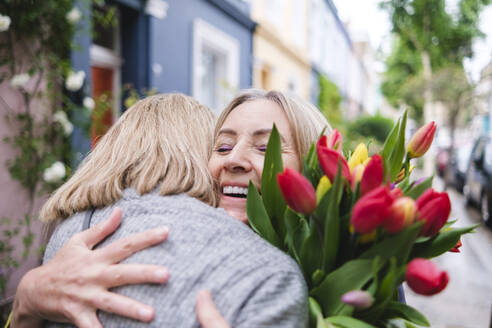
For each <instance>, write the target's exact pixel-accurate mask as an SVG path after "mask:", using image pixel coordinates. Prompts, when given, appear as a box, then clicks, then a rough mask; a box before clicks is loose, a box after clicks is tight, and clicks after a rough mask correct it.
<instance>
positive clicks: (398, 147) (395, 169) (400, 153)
mask: <svg viewBox="0 0 492 328" xmlns="http://www.w3.org/2000/svg"><path fill="white" fill-rule="evenodd" d="M406 127H407V111H405V113H403V116H402V118H401V121H400V126H399V129H398V137H397V138H396V142H395V144H394V147H393V150H392V151H391V155H390V157H389V164H390V170H389V172H390V178H391V181H395V179H396V177H397V176H398V173H400V170H401V166H402V162H403V157H404V156H405V153H406V149H405V129H406Z"/></svg>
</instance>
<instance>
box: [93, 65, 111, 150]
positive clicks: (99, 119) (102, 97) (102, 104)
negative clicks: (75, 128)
mask: <svg viewBox="0 0 492 328" xmlns="http://www.w3.org/2000/svg"><path fill="white" fill-rule="evenodd" d="M91 69H92V96H93V97H94V99H95V100H96V106H95V110H94V112H93V115H92V125H91V142H92V147H94V146H95V145H96V144H97V140H99V138H101V137H102V136H103V135H104V134H105V133H106V132H107V131H108V130H109V128H110V127H111V125H112V124H113V74H114V70H113V69H110V68H103V67H97V66H92V67H91Z"/></svg>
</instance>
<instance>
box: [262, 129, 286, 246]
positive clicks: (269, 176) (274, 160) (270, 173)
mask: <svg viewBox="0 0 492 328" xmlns="http://www.w3.org/2000/svg"><path fill="white" fill-rule="evenodd" d="M281 149H282V143H281V140H280V135H279V133H278V130H277V127H276V126H275V124H274V125H273V128H272V132H271V133H270V138H269V139H268V145H267V149H266V153H265V161H264V164H263V173H262V175H261V195H262V198H263V204H264V206H265V209H266V211H267V213H268V216H269V217H270V218H271V223H272V226H273V228H274V229H275V231H276V232H277V234H278V236H279V237H280V239H281V240H283V239H284V238H285V223H284V220H283V214H284V211H285V207H286V205H285V200H284V197H283V195H282V192H281V191H280V188H279V186H278V182H277V175H278V174H279V173H282V172H283V170H284V168H283V164H282V151H281Z"/></svg>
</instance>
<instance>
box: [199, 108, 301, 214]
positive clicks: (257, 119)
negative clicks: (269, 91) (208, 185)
mask: <svg viewBox="0 0 492 328" xmlns="http://www.w3.org/2000/svg"><path fill="white" fill-rule="evenodd" d="M273 123H275V125H276V126H277V129H278V131H279V133H280V138H281V139H282V159H283V163H284V167H289V168H292V169H295V170H298V171H300V168H301V163H300V162H299V156H298V155H297V153H296V150H295V146H294V140H293V138H292V132H291V130H290V126H289V121H288V120H287V117H286V115H285V113H284V111H283V110H282V108H281V107H280V106H279V105H277V104H276V103H274V102H272V101H270V100H266V99H258V100H253V101H248V102H245V103H243V104H241V105H239V106H237V107H236V108H234V110H232V112H231V113H230V114H229V116H227V118H226V120H225V121H224V124H223V125H222V127H221V128H220V130H219V133H218V136H217V140H216V143H215V145H214V150H213V154H212V157H211V158H210V162H209V165H208V167H209V169H210V172H211V173H212V176H213V177H214V178H215V179H217V181H218V182H219V186H220V202H219V206H220V207H222V208H224V209H225V210H226V212H227V213H228V214H229V215H231V216H233V217H235V218H236V219H238V220H240V221H242V222H244V223H247V222H248V218H247V215H246V195H247V192H248V184H249V181H250V180H251V181H252V182H253V183H254V185H255V186H256V187H257V188H258V189H259V188H260V183H261V174H262V171H263V160H264V158H265V150H266V145H267V143H268V138H269V136H270V132H271V129H272V126H273Z"/></svg>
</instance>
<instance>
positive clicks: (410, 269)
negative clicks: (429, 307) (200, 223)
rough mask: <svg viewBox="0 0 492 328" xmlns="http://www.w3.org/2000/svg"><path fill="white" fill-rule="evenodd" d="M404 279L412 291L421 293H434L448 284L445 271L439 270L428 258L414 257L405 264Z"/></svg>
mask: <svg viewBox="0 0 492 328" xmlns="http://www.w3.org/2000/svg"><path fill="white" fill-rule="evenodd" d="M405 280H406V282H407V284H408V287H410V288H411V289H412V290H413V291H414V292H416V293H417V294H421V295H434V294H437V293H439V292H440V291H442V290H443V289H444V288H445V287H446V285H447V284H448V281H449V277H448V274H447V273H446V271H441V270H439V269H438V267H437V266H436V265H435V264H434V263H432V262H431V261H429V260H426V259H422V258H416V259H413V260H412V261H411V262H410V263H409V264H408V266H407V271H406V272H405Z"/></svg>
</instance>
